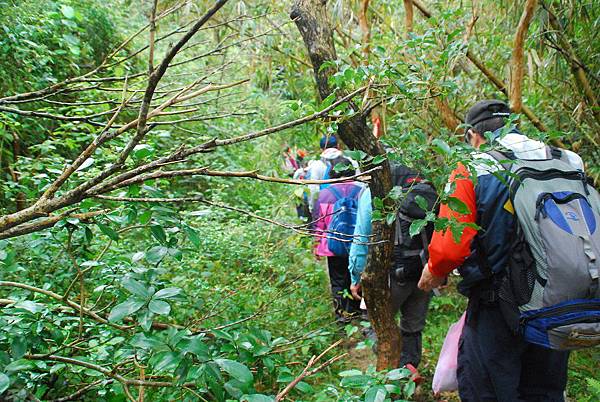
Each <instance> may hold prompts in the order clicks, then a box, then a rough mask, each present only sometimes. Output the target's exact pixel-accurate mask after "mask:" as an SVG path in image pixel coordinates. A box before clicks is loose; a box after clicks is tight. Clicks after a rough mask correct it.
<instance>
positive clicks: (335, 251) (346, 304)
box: [313, 159, 363, 323]
mask: <svg viewBox="0 0 600 402" xmlns="http://www.w3.org/2000/svg"><path fill="white" fill-rule="evenodd" d="M337 164H339V165H340V166H339V167H338V168H336V170H334V171H332V172H331V176H330V178H332V179H336V178H342V177H350V176H353V175H354V173H355V171H354V168H353V166H352V164H351V161H350V160H348V159H343V160H339V161H338V162H337ZM342 168H343V169H342ZM362 190H363V186H362V185H361V184H359V183H357V182H355V181H348V182H341V183H335V184H331V185H329V186H328V187H326V188H324V189H322V190H321V191H320V193H319V197H318V199H317V201H316V203H315V205H314V209H313V222H314V228H315V236H316V241H317V242H316V247H315V255H316V256H317V257H327V269H328V272H329V280H330V284H331V295H332V298H333V305H334V310H335V315H336V320H337V321H338V322H339V323H346V322H348V321H349V320H351V319H352V318H353V317H354V316H355V315H357V314H358V313H360V308H359V307H360V304H359V302H358V301H356V300H354V299H353V298H352V296H351V295H350V273H349V272H348V253H349V250H350V245H351V243H352V238H353V235H354V226H355V223H356V210H357V206H358V205H357V204H358V197H359V195H360V193H361V191H362Z"/></svg>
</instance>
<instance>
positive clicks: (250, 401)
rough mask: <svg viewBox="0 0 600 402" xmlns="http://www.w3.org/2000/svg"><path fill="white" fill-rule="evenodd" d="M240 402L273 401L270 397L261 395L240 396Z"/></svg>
mask: <svg viewBox="0 0 600 402" xmlns="http://www.w3.org/2000/svg"><path fill="white" fill-rule="evenodd" d="M240 401H241V402H274V401H275V399H274V398H273V397H272V396H267V395H263V394H250V395H248V394H246V395H242V397H241V399H240Z"/></svg>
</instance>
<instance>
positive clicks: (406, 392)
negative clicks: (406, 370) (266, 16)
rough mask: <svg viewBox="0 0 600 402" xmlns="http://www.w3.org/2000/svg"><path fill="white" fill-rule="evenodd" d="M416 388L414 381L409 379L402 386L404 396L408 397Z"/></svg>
mask: <svg viewBox="0 0 600 402" xmlns="http://www.w3.org/2000/svg"><path fill="white" fill-rule="evenodd" d="M416 388H417V384H416V383H415V382H414V381H409V382H407V383H406V385H405V386H404V396H405V397H406V398H410V397H411V396H413V394H414V393H415V389H416Z"/></svg>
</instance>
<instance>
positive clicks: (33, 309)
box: [14, 300, 44, 314]
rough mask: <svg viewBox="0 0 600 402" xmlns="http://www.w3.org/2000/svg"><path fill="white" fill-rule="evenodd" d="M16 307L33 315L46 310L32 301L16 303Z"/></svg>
mask: <svg viewBox="0 0 600 402" xmlns="http://www.w3.org/2000/svg"><path fill="white" fill-rule="evenodd" d="M14 307H15V308H22V309H23V310H27V311H29V312H30V313H32V314H36V313H39V312H40V311H42V310H43V309H44V307H43V306H42V305H41V304H38V303H36V302H33V301H31V300H23V301H20V302H18V303H15V305H14Z"/></svg>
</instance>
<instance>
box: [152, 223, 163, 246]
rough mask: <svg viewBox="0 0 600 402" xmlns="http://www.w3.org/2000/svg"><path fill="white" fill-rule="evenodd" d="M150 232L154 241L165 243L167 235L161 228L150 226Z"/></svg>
mask: <svg viewBox="0 0 600 402" xmlns="http://www.w3.org/2000/svg"><path fill="white" fill-rule="evenodd" d="M150 231H151V232H152V235H153V236H154V237H155V238H156V240H158V241H159V242H160V243H161V244H165V243H166V242H167V233H166V232H165V229H164V228H163V227H162V226H160V225H152V226H150Z"/></svg>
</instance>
